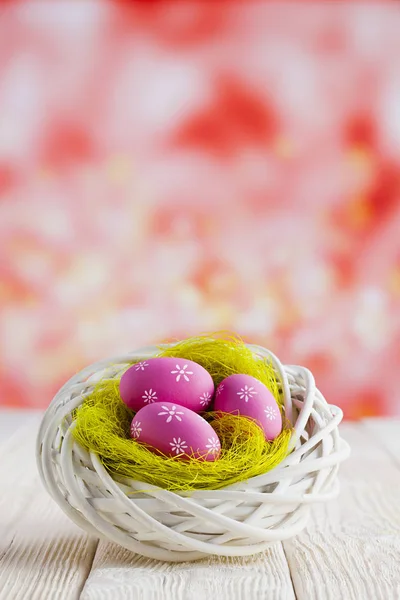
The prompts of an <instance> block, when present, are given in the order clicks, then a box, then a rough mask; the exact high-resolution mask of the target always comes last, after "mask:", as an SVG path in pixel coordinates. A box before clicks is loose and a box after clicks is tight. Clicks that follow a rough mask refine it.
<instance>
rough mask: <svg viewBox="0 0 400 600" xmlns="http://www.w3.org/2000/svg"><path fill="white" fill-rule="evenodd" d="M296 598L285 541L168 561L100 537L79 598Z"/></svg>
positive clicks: (271, 599) (157, 599)
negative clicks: (239, 552)
mask: <svg viewBox="0 0 400 600" xmlns="http://www.w3.org/2000/svg"><path fill="white" fill-rule="evenodd" d="M109 598H112V599H113V600H122V599H124V600H125V599H128V598H129V599H131V600H136V599H138V600H139V599H140V600H210V599H211V598H215V600H244V599H249V600H251V599H253V598H254V599H258V598H260V599H261V598H262V599H263V600H293V599H294V598H295V595H294V592H293V586H292V582H291V579H290V573H289V568H288V565H287V561H286V558H285V555H284V552H283V549H282V546H281V544H274V545H272V546H271V547H270V548H269V549H268V550H267V551H266V552H264V553H261V554H258V555H256V556H252V557H245V558H224V557H215V556H214V557H209V558H206V559H203V560H200V561H196V562H188V563H178V564H175V563H166V562H159V561H155V560H151V559H148V558H144V557H141V556H138V555H135V554H132V553H131V552H128V551H127V550H124V549H123V548H120V547H119V546H116V545H115V544H109V543H106V542H102V541H101V542H100V543H99V546H98V548H97V552H96V556H95V559H94V562H93V567H92V571H91V573H90V575H89V577H88V580H87V582H86V585H85V587H84V589H83V592H82V596H81V600H103V599H104V600H105V599H109Z"/></svg>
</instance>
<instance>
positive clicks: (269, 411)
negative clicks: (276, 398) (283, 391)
mask: <svg viewBox="0 0 400 600" xmlns="http://www.w3.org/2000/svg"><path fill="white" fill-rule="evenodd" d="M264 412H265V416H266V417H267V419H269V420H270V421H274V420H275V419H276V418H277V416H278V415H277V412H276V408H274V407H273V406H267V408H264Z"/></svg>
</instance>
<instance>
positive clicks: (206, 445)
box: [131, 402, 221, 461]
mask: <svg viewBox="0 0 400 600" xmlns="http://www.w3.org/2000/svg"><path fill="white" fill-rule="evenodd" d="M131 437H132V438H134V439H135V440H137V441H138V442H141V443H144V444H148V445H149V446H150V447H151V448H152V449H154V450H155V451H159V452H162V453H163V454H166V455H167V456H179V455H181V456H182V458H185V455H186V458H187V456H193V457H195V458H200V459H202V460H206V461H214V460H216V459H217V458H218V457H219V454H220V451H221V444H220V441H219V438H218V436H217V434H216V433H215V431H214V429H213V428H212V427H211V425H210V424H209V423H208V422H207V421H206V420H205V419H203V417H201V416H200V415H198V414H197V413H195V412H193V411H192V410H190V409H189V408H186V407H184V406H180V405H179V404H175V403H173V402H154V403H151V404H148V405H147V406H144V407H143V408H141V409H140V410H139V411H138V412H137V413H136V415H135V416H134V418H133V419H132V423H131Z"/></svg>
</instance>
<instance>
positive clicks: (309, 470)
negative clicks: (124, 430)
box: [37, 345, 349, 562]
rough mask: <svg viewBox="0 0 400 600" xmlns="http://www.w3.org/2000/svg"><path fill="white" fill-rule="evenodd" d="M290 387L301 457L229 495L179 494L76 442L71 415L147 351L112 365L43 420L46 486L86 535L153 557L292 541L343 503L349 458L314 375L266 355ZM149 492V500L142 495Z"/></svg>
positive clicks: (84, 376) (57, 402)
mask: <svg viewBox="0 0 400 600" xmlns="http://www.w3.org/2000/svg"><path fill="white" fill-rule="evenodd" d="M249 347H250V348H251V350H252V351H253V352H254V353H255V354H256V355H262V356H265V357H268V358H269V359H271V360H272V362H273V364H274V367H275V369H276V372H277V374H278V375H279V377H280V379H281V381H282V392H283V396H284V404H285V413H286V416H287V418H288V419H289V420H290V421H291V422H294V423H295V425H294V435H293V437H292V447H293V448H294V450H293V451H292V452H291V454H289V455H288V457H287V458H286V459H285V460H284V461H283V462H282V463H280V464H279V465H278V466H277V467H276V468H275V469H273V470H272V471H269V472H268V473H265V474H264V475H259V476H257V477H253V478H251V479H249V480H247V481H243V482H240V483H237V484H234V485H231V486H228V487H226V488H224V489H221V490H199V491H194V492H182V493H174V492H170V491H167V490H164V489H161V488H159V487H156V486H152V485H149V484H148V483H146V484H144V483H143V482H140V481H134V480H131V479H127V478H124V477H111V476H110V475H109V474H108V473H107V471H106V470H105V469H104V467H103V466H102V464H101V462H100V460H99V457H98V456H97V455H96V454H95V453H94V452H88V451H86V450H85V449H84V448H82V447H81V446H80V445H79V444H78V443H77V442H76V441H75V440H74V437H73V436H72V431H73V429H74V422H73V420H72V417H71V413H72V412H73V410H74V409H75V408H77V407H78V406H79V405H80V404H81V403H82V402H83V400H84V398H85V397H86V396H87V395H88V394H90V393H91V392H92V390H93V388H94V386H95V384H96V383H97V382H98V381H99V380H100V379H112V378H118V377H119V376H120V374H121V371H123V370H124V369H126V367H127V366H128V365H129V363H131V362H132V361H133V360H137V359H138V358H149V357H150V356H152V355H154V354H155V353H156V352H157V351H158V350H159V349H158V348H156V347H149V348H145V349H141V350H138V351H137V352H133V353H131V354H129V355H127V356H122V357H118V358H114V359H109V360H104V361H101V362H99V363H96V364H94V365H91V366H90V367H87V368H86V369H84V370H83V371H81V372H80V373H78V374H77V375H75V376H74V377H72V379H70V380H69V381H68V382H67V383H66V384H65V385H64V386H63V388H62V389H61V390H60V391H59V392H58V394H57V395H56V396H55V398H54V400H53V401H52V403H51V404H50V406H49V408H48V409H47V411H46V414H45V415H44V418H43V421H42V424H41V427H40V430H39V434H38V440H37V462H38V468H39V472H40V475H41V478H42V480H43V482H44V484H45V486H46V488H47V490H48V492H49V493H50V494H51V496H52V497H53V498H54V500H55V501H56V502H57V503H58V504H59V505H60V506H61V508H62V509H63V510H64V512H65V513H66V514H67V515H68V516H69V517H70V518H71V519H72V520H73V521H74V522H75V523H76V524H77V525H79V526H80V527H82V528H83V529H85V530H86V531H87V532H88V533H90V534H93V535H94V536H96V537H103V538H107V539H109V540H112V541H113V542H116V543H117V544H120V545H121V546H123V547H125V548H127V549H129V550H132V551H133V552H137V553H139V554H142V555H143V556H147V557H150V558H155V559H160V560H167V561H174V562H179V561H187V560H196V559H198V558H202V557H204V556H205V555H208V554H219V555H221V556H243V555H249V554H254V553H256V552H260V551H262V550H263V549H265V548H266V547H267V546H268V545H269V544H271V542H276V541H280V540H285V539H287V538H289V537H292V536H293V535H296V534H297V533H299V532H300V531H301V530H302V529H303V528H304V527H305V525H306V522H307V518H308V515H309V512H310V508H311V505H312V504H313V503H314V502H321V501H326V500H330V499H332V498H334V497H336V496H337V494H338V491H339V484H338V480H337V477H336V475H337V471H338V466H339V463H340V462H341V461H342V460H344V459H345V458H347V456H348V454H349V446H348V444H347V443H346V442H345V441H344V440H342V439H341V438H340V436H339V431H338V425H339V423H340V421H341V420H342V416H343V413H342V411H341V410H340V408H338V407H336V406H332V405H329V404H327V402H326V400H325V399H324V397H323V396H322V394H321V392H320V391H319V390H318V389H317V388H316V386H315V382H314V377H313V376H312V374H311V372H310V371H309V370H307V369H305V368H303V367H298V366H287V365H285V366H283V365H282V364H281V363H280V362H279V360H278V359H277V358H276V357H275V356H274V355H273V354H272V353H271V352H269V351H268V350H266V349H265V348H262V347H260V346H253V345H252V346H249ZM144 488H145V489H146V493H143V492H140V491H139V492H138V490H143V489H144Z"/></svg>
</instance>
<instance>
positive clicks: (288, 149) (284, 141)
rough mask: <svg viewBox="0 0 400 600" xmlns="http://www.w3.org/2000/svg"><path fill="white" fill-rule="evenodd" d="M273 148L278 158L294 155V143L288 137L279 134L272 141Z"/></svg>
mask: <svg viewBox="0 0 400 600" xmlns="http://www.w3.org/2000/svg"><path fill="white" fill-rule="evenodd" d="M273 150H274V152H275V154H277V155H278V156H279V157H280V158H292V156H293V155H294V144H293V142H292V141H291V140H290V139H289V138H286V137H284V136H279V137H277V138H276V140H275V141H274V143H273Z"/></svg>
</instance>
